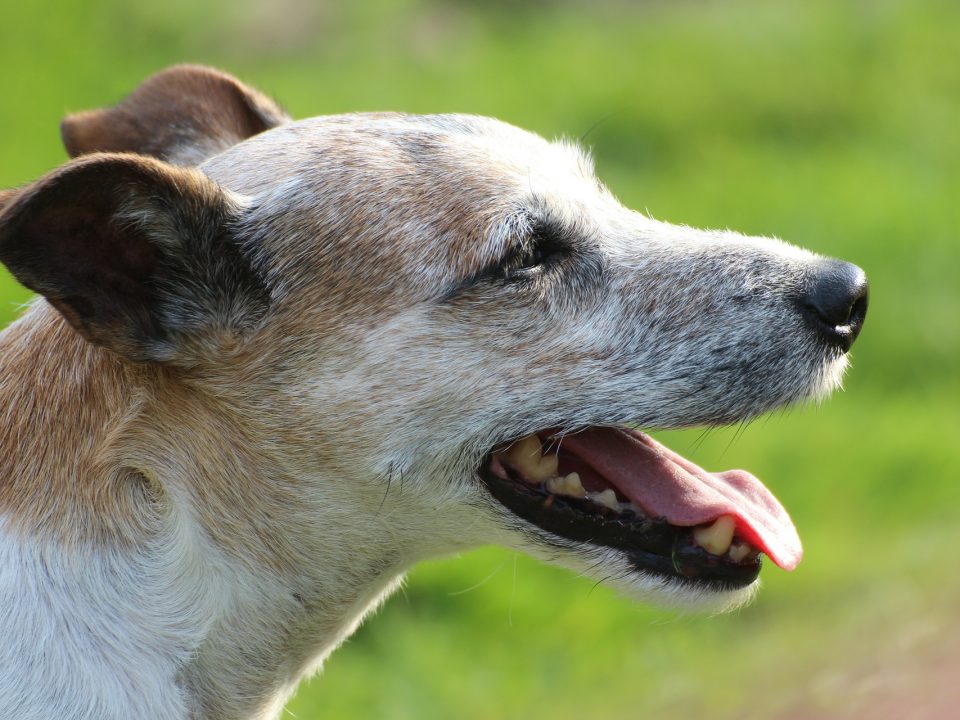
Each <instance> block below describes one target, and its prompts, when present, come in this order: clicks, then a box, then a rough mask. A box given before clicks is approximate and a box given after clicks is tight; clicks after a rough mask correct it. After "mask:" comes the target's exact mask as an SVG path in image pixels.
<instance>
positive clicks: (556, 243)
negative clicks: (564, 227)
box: [493, 228, 569, 281]
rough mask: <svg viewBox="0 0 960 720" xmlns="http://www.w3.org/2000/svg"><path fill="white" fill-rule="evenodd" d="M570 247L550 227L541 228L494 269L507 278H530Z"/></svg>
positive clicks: (495, 272)
mask: <svg viewBox="0 0 960 720" xmlns="http://www.w3.org/2000/svg"><path fill="white" fill-rule="evenodd" d="M568 251H569V247H568V246H567V245H566V244H565V243H564V242H563V240H562V239H561V238H560V237H559V234H558V233H557V232H556V231H554V230H552V229H550V228H539V229H537V230H535V231H534V232H533V233H532V234H531V236H530V237H529V238H528V239H526V240H525V241H524V242H523V243H522V244H521V245H518V246H517V247H515V248H514V249H513V250H512V251H511V252H510V253H509V254H507V255H506V257H504V258H503V259H502V260H500V262H499V263H497V265H496V267H495V268H494V269H493V270H494V274H495V275H497V276H499V277H501V278H503V279H505V280H508V281H509V280H525V279H529V278H530V277H531V276H532V275H533V274H534V273H535V272H536V271H537V270H539V269H541V268H544V267H548V266H549V265H552V264H554V263H555V262H557V261H558V260H559V259H560V258H561V257H562V256H563V255H564V254H565V253H566V252H568Z"/></svg>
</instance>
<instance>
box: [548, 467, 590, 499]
mask: <svg viewBox="0 0 960 720" xmlns="http://www.w3.org/2000/svg"><path fill="white" fill-rule="evenodd" d="M546 487H547V490H548V491H549V492H552V493H556V494H557V495H569V496H570V497H577V498H582V497H586V494H587V491H586V490H584V489H583V485H582V484H581V483H580V475H578V474H577V473H575V472H572V473H570V474H569V475H567V476H565V477H552V478H549V479H548V480H547V482H546Z"/></svg>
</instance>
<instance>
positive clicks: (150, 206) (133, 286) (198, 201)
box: [0, 155, 269, 361]
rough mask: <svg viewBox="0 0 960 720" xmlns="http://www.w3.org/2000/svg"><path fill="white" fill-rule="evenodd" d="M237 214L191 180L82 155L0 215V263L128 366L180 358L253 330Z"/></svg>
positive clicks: (252, 300) (142, 162)
mask: <svg viewBox="0 0 960 720" xmlns="http://www.w3.org/2000/svg"><path fill="white" fill-rule="evenodd" d="M238 213H239V209H238V207H237V204H236V202H235V201H233V200H232V199H231V198H230V197H229V196H228V195H227V194H226V193H225V192H224V191H223V190H221V189H220V188H219V187H218V186H217V185H216V184H214V183H213V182H212V181H211V180H210V179H209V178H207V177H206V176H205V175H203V174H202V173H200V172H199V171H196V170H187V169H183V168H176V167H173V166H171V165H167V164H165V163H162V162H160V161H158V160H154V159H152V158H146V157H141V156H136V155H91V156H89V157H86V158H82V159H80V160H76V161H73V162H71V163H68V164H67V165H65V166H63V167H61V168H59V169H58V170H55V171H54V172H52V173H50V174H49V175H47V176H46V177H44V178H42V179H41V180H39V181H38V182H36V183H34V184H33V185H31V186H28V187H26V188H24V189H22V190H20V191H19V192H18V193H17V195H16V197H15V198H14V199H13V201H12V202H11V203H10V204H9V205H8V206H7V207H6V208H5V209H4V210H3V211H2V212H0V261H2V262H3V263H4V264H5V265H6V266H7V267H8V268H9V269H10V271H11V272H12V273H13V275H14V276H15V277H16V278H17V279H18V280H19V281H20V282H22V283H23V284H24V285H26V286H27V287H29V288H30V289H32V290H34V291H36V292H39V293H41V294H43V295H45V296H46V298H47V299H48V300H49V301H50V303H51V304H53V305H54V306H55V307H56V308H57V309H58V310H59V311H60V312H61V313H62V314H63V316H64V317H65V318H66V319H67V321H68V322H69V323H70V324H71V325H72V326H73V327H74V328H76V329H77V330H78V331H79V332H80V333H81V334H82V335H83V336H84V337H86V338H87V339H88V340H89V341H91V342H93V343H97V344H99V345H104V346H106V347H108V348H110V349H112V350H114V351H116V352H118V353H120V354H122V355H125V356H126V357H129V358H131V359H133V360H137V361H171V360H177V359H190V358H193V357H194V356H195V355H196V353H198V352H207V351H208V349H209V346H210V345H213V346H214V347H219V343H220V342H222V340H223V339H224V338H223V335H224V333H231V334H233V333H243V332H245V331H248V330H250V329H252V328H254V327H255V326H256V324H257V322H258V321H259V319H260V318H261V317H262V315H263V314H264V312H265V311H266V309H267V306H268V303H269V300H268V297H269V296H268V293H267V290H266V288H265V286H264V285H263V283H262V282H261V281H260V278H259V277H258V275H257V274H256V272H255V271H254V270H253V268H252V266H251V265H250V263H249V262H248V261H247V259H246V258H245V256H244V254H243V252H242V250H241V248H240V244H239V242H238V241H237V239H236V238H235V237H234V235H233V234H232V231H231V226H232V224H233V223H234V222H235V221H236V218H237V215H238Z"/></svg>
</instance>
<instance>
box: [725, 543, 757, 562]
mask: <svg viewBox="0 0 960 720" xmlns="http://www.w3.org/2000/svg"><path fill="white" fill-rule="evenodd" d="M752 549H753V548H751V547H750V546H749V545H748V544H747V543H745V542H744V541H743V540H734V541H733V544H732V545H730V549H729V550H728V551H727V555H729V556H730V559H731V560H733V561H734V562H743V561H744V560H745V559H746V557H747V555H749V554H750V551H751V550H752Z"/></svg>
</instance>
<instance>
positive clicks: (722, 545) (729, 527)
mask: <svg viewBox="0 0 960 720" xmlns="http://www.w3.org/2000/svg"><path fill="white" fill-rule="evenodd" d="M736 529H737V523H736V521H735V520H734V519H733V516H732V515H721V516H720V517H718V518H717V519H716V520H714V521H713V523H712V524H710V525H701V526H700V527H698V528H694V530H693V540H694V542H696V543H697V545H699V546H700V547H702V548H703V549H704V550H706V551H707V552H708V553H711V554H713V555H723V554H724V553H725V552H726V551H727V550H728V549H729V548H730V543H732V542H733V531H734V530H736Z"/></svg>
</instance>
